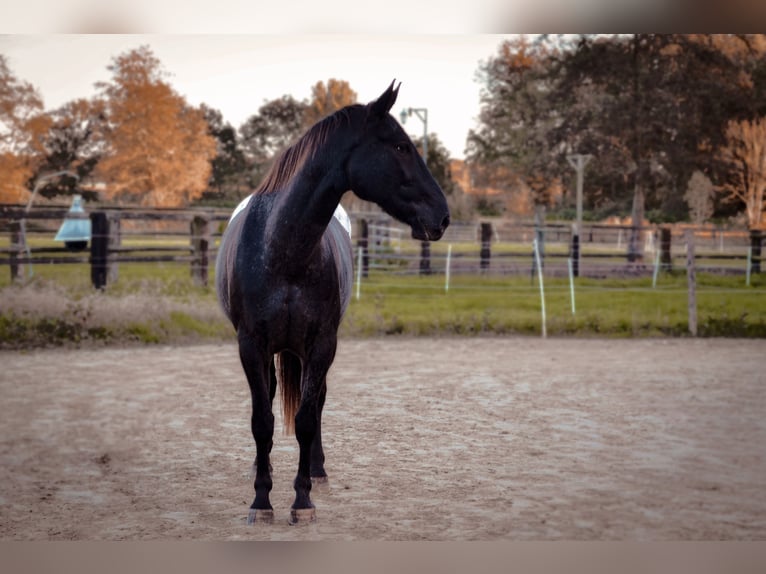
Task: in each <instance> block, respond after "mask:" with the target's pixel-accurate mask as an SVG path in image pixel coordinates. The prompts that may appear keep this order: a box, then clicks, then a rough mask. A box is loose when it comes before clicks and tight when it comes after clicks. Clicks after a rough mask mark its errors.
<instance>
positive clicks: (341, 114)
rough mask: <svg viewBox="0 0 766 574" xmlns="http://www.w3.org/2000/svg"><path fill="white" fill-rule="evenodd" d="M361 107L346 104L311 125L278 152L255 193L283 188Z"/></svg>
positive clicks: (272, 191) (270, 191)
mask: <svg viewBox="0 0 766 574" xmlns="http://www.w3.org/2000/svg"><path fill="white" fill-rule="evenodd" d="M363 107H364V106H362V105H359V104H355V105H351V106H346V107H345V108H341V109H340V110H338V111H336V112H335V113H333V114H330V115H328V116H327V117H325V118H324V119H322V120H320V121H318V122H317V123H315V124H314V125H313V126H311V127H310V128H309V129H308V130H307V131H306V133H304V134H303V136H301V138H300V139H299V140H298V141H297V142H295V143H294V144H293V145H291V146H290V147H288V148H287V149H285V150H284V151H283V152H282V153H281V154H279V156H278V157H277V159H276V160H275V161H274V163H273V164H272V165H271V168H269V171H268V173H267V174H266V176H265V177H264V178H263V181H262V182H261V184H260V185H259V186H258V187H257V188H256V190H255V193H256V194H267V193H274V192H276V191H279V190H280V189H283V188H284V187H285V186H286V185H287V184H288V183H289V182H290V180H291V179H292V178H293V177H294V176H295V175H296V174H298V173H299V172H300V170H301V168H302V167H303V166H304V165H305V163H306V162H307V161H308V160H310V159H311V158H313V157H314V155H315V154H316V152H317V151H318V150H319V149H321V147H322V146H323V145H324V143H325V142H326V141H327V138H328V136H329V135H330V134H332V133H333V132H335V130H337V129H338V128H339V127H340V126H341V125H342V124H343V123H346V122H348V123H350V122H351V114H352V111H355V110H356V109H357V108H363Z"/></svg>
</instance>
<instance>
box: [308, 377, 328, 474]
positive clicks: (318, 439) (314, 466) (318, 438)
mask: <svg viewBox="0 0 766 574" xmlns="http://www.w3.org/2000/svg"><path fill="white" fill-rule="evenodd" d="M326 397H327V381H326V380H325V381H322V385H321V387H320V390H319V396H318V398H317V431H316V435H314V442H313V443H312V444H311V482H312V483H314V485H318V484H326V483H327V472H325V469H324V449H323V448H322V409H323V408H324V401H325V398H326Z"/></svg>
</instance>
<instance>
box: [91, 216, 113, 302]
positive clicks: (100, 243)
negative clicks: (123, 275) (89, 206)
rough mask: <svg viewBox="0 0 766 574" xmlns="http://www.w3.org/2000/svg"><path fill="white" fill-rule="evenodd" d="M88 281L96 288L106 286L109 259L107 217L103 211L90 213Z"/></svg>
mask: <svg viewBox="0 0 766 574" xmlns="http://www.w3.org/2000/svg"><path fill="white" fill-rule="evenodd" d="M90 227H91V235H90V281H91V283H92V284H93V287H95V288H96V289H103V288H104V287H106V282H107V278H108V268H107V264H108V261H109V218H108V217H107V215H106V213H104V212H103V211H94V212H92V213H91V214H90Z"/></svg>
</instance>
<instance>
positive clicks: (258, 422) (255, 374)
mask: <svg viewBox="0 0 766 574" xmlns="http://www.w3.org/2000/svg"><path fill="white" fill-rule="evenodd" d="M239 357H240V360H241V361H242V367H243V368H244V370H245V374H246V375H247V382H248V385H249V386H250V396H251V399H252V407H253V411H252V417H251V419H250V428H251V430H252V433H253V439H255V448H256V456H255V482H254V487H255V500H253V503H252V504H251V505H250V512H249V514H248V517H247V522H248V524H253V523H254V522H255V521H264V522H271V521H273V519H274V510H273V508H272V506H271V503H270V502H269V493H270V492H271V487H272V482H271V470H270V465H269V454H270V453H271V447H272V444H273V437H274V415H273V413H272V410H271V398H270V387H271V380H270V376H269V362H270V359H271V358H270V357H268V356H267V354H266V353H265V352H264V350H263V349H262V348H261V346H259V345H258V344H256V342H255V341H254V340H253V339H252V337H250V336H249V335H247V334H243V333H241V332H240V334H239Z"/></svg>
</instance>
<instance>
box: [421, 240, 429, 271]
mask: <svg viewBox="0 0 766 574" xmlns="http://www.w3.org/2000/svg"><path fill="white" fill-rule="evenodd" d="M420 274H421V275H430V274H431V243H430V242H428V241H421V242H420Z"/></svg>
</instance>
